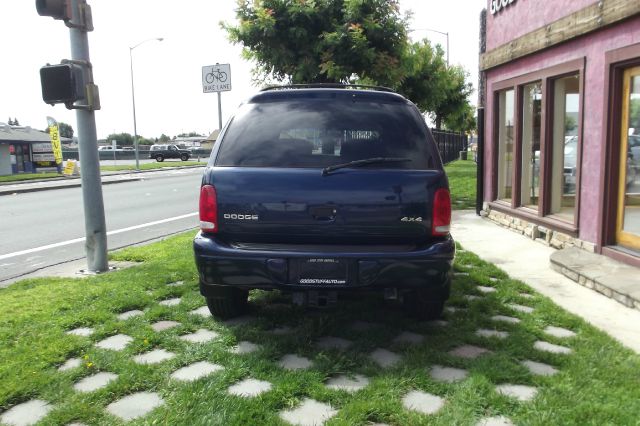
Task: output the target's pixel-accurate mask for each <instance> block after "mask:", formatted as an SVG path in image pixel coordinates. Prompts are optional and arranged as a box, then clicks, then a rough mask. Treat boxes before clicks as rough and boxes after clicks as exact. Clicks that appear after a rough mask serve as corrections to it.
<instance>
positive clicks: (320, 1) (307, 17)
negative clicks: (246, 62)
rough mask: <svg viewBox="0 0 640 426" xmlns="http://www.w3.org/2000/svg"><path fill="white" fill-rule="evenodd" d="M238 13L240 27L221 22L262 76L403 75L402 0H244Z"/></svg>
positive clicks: (390, 78)
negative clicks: (401, 62)
mask: <svg viewBox="0 0 640 426" xmlns="http://www.w3.org/2000/svg"><path fill="white" fill-rule="evenodd" d="M236 16H237V18H238V24H237V25H236V26H234V25H229V24H222V26H223V28H224V29H225V30H226V31H227V32H228V34H229V38H230V40H231V41H232V42H234V43H236V44H241V45H242V46H243V47H244V50H243V52H244V56H245V57H246V58H247V59H250V60H253V61H255V63H256V69H255V70H254V71H255V74H256V76H257V77H258V78H259V79H261V80H262V81H268V80H276V81H279V82H290V83H346V82H349V81H350V80H351V79H353V78H368V79H372V80H374V81H377V82H378V83H380V84H392V83H393V82H395V81H397V80H398V79H399V78H400V77H401V70H400V67H399V63H400V57H401V55H402V52H403V50H404V47H405V44H406V19H405V18H404V17H402V16H401V14H400V8H399V5H398V0H261V1H250V0H241V1H239V3H238V9H237V10H236Z"/></svg>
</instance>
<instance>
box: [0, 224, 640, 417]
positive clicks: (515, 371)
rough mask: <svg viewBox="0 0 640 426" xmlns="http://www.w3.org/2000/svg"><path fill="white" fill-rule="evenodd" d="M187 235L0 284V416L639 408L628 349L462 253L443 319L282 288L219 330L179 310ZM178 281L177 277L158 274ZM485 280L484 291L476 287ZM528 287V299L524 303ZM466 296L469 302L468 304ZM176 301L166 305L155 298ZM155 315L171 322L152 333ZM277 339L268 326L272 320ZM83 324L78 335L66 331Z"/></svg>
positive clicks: (188, 294) (377, 302)
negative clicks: (60, 274) (393, 359)
mask: <svg viewBox="0 0 640 426" xmlns="http://www.w3.org/2000/svg"><path fill="white" fill-rule="evenodd" d="M192 237H193V233H192V232H191V233H187V234H183V235H179V236H176V237H172V238H169V239H167V240H165V241H162V242H159V243H155V244H151V245H148V246H144V247H135V248H128V249H125V250H122V251H120V252H117V253H115V254H114V255H113V258H114V259H118V260H129V261H136V262H142V263H141V264H140V265H138V266H135V267H132V268H129V269H124V270H120V271H117V272H113V273H109V274H105V275H100V276H95V277H89V278H84V279H75V278H40V279H32V280H25V281H21V282H19V283H16V284H14V285H12V286H10V287H8V288H6V289H2V290H0V305H1V306H2V313H1V314H0V342H2V344H1V345H0V383H1V384H2V385H1V386H0V412H2V411H4V410H7V409H9V408H10V407H12V406H13V405H15V404H18V403H21V402H25V401H27V400H29V399H32V398H39V399H44V400H46V401H49V402H50V403H51V404H52V405H53V406H54V409H53V410H52V411H51V412H50V413H49V415H48V416H47V417H46V418H45V419H44V420H43V424H45V423H46V424H48V425H49V424H51V425H65V424H68V423H71V422H83V423H86V424H91V425H112V424H115V425H119V424H122V423H121V422H120V421H118V420H117V419H116V418H115V417H112V416H110V415H109V414H107V412H106V411H105V409H104V408H105V407H106V406H107V405H108V404H109V403H111V402H113V401H115V400H117V399H120V398H122V397H124V396H126V395H129V394H131V393H133V392H138V391H148V392H157V393H159V394H160V395H161V397H162V398H163V399H164V401H165V405H164V406H162V407H160V408H158V409H156V410H155V411H153V412H152V413H150V414H149V415H147V416H146V417H144V418H142V419H140V420H137V421H134V422H132V423H131V424H207V425H209V424H220V425H243V424H266V425H272V424H273V425H277V424H282V420H281V419H280V417H279V416H278V413H279V412H280V411H281V410H285V409H290V408H293V407H296V406H297V405H298V404H299V403H300V401H302V400H303V399H305V398H312V399H315V400H317V401H320V402H323V403H327V404H330V405H331V406H332V407H333V408H334V409H337V410H339V411H338V414H337V415H336V416H335V417H333V418H332V419H331V420H330V421H328V422H327V424H328V425H356V424H359V425H363V424H367V422H384V423H388V424H411V425H423V424H436V425H451V424H465V425H471V424H475V423H476V422H477V421H478V420H479V419H480V418H482V417H485V416H497V415H504V416H506V417H508V418H510V419H511V421H512V422H513V423H514V424H539V425H542V424H580V425H602V424H616V425H631V424H636V423H637V420H638V417H637V414H638V413H640V387H639V386H638V371H640V357H639V356H638V355H637V354H635V353H633V352H631V351H629V350H627V349H626V348H624V347H622V346H621V345H620V344H619V343H617V342H616V341H615V340H614V339H612V338H611V337H609V336H608V335H606V334H605V333H603V332H601V331H599V330H597V329H595V328H594V327H592V326H590V325H589V324H588V323H587V322H585V321H583V320H582V319H580V318H578V317H576V316H574V315H572V314H569V313H567V312H566V311H564V310H562V309H561V308H559V307H558V306H556V305H555V304H554V303H553V302H552V301H551V300H550V299H548V298H546V297H544V296H542V295H540V294H537V293H535V292H534V291H533V290H532V289H531V288H529V287H528V286H526V285H525V284H523V283H522V282H519V281H516V280H513V279H511V278H510V277H508V276H507V275H506V274H505V273H504V272H503V271H501V270H500V269H498V268H497V267H496V266H495V265H492V264H489V263H486V262H484V261H482V260H481V259H479V258H478V257H477V256H476V255H474V254H473V253H470V252H466V251H463V252H459V254H458V256H457V258H456V262H455V269H456V271H457V272H459V273H458V274H457V275H456V276H455V278H454V285H453V291H452V296H451V299H450V301H449V302H448V306H449V307H456V308H457V310H456V311H455V312H447V313H446V315H445V319H446V320H447V322H448V324H447V325H444V326H441V325H434V324H432V323H424V322H416V321H414V320H412V319H411V318H408V317H407V316H406V315H405V314H404V313H403V312H402V310H401V309H400V308H398V307H395V306H390V305H388V304H386V303H384V301H383V300H381V298H379V297H374V296H363V297H360V296H352V297H349V298H346V299H345V300H342V301H341V302H340V303H339V304H338V306H337V307H336V308H333V309H330V310H323V311H313V310H304V309H300V308H293V307H291V306H290V305H289V304H287V303H285V302H287V301H288V299H287V298H286V297H285V296H283V295H281V294H279V293H267V292H252V295H251V299H252V300H251V302H252V303H251V305H252V309H253V312H252V314H251V318H252V320H251V321H250V322H248V323H245V324H242V325H238V326H232V325H230V324H227V323H224V322H221V321H218V320H216V319H214V318H211V317H209V318H204V317H200V316H196V315H192V314H190V313H189V312H190V311H191V310H193V309H196V308H199V307H201V306H203V305H204V301H203V299H202V297H201V296H200V295H199V292H198V283H197V273H196V270H195V267H194V264H193V253H192V249H191V240H192ZM175 281H183V282H184V283H183V285H180V286H168V285H167V284H168V283H172V282H175ZM479 285H482V286H486V287H494V288H495V289H496V291H495V292H492V293H488V294H486V295H483V293H481V292H480V291H479V290H478V286H479ZM523 293H527V294H529V295H530V296H532V297H531V298H525V297H524V296H522V294H523ZM466 295H476V296H482V297H481V298H480V299H475V300H468V299H467V298H466V297H465V296H466ZM176 297H180V298H181V300H180V304H178V305H177V306H162V305H160V304H159V302H160V301H162V300H166V299H169V298H176ZM510 303H517V304H521V305H528V306H530V307H532V308H534V309H535V310H534V312H533V313H531V314H524V313H519V312H515V311H513V310H511V309H510V308H509V307H508V306H507V304H510ZM132 309H139V310H141V311H143V312H144V315H141V316H138V317H135V318H131V319H128V320H118V319H117V315H118V314H119V313H122V312H125V311H128V310H132ZM493 315H510V316H513V317H519V318H520V319H521V322H520V323H518V324H509V323H498V322H495V321H492V320H491V317H492V316H493ZM160 320H171V321H176V322H179V323H180V325H179V326H177V327H174V328H171V329H169V330H166V331H162V332H154V331H153V330H152V328H151V326H150V325H151V324H152V323H154V322H156V321H160ZM354 321H366V322H369V323H370V324H371V328H370V329H368V330H363V331H362V330H361V331H358V330H357V329H354V328H352V327H350V325H351V324H352V323H353V322H354ZM549 325H553V326H557V327H564V328H568V329H571V330H573V331H574V332H576V333H577V336H576V337H572V338H569V339H560V338H553V337H551V336H548V335H546V334H545V333H544V332H543V330H544V328H545V327H547V326H549ZM284 326H287V327H290V328H291V332H290V333H284V334H273V333H271V332H270V330H273V329H274V328H276V327H284ZM76 327H91V328H93V329H94V330H95V332H94V334H93V335H92V336H90V337H77V336H71V335H68V334H66V333H65V332H66V331H68V330H71V329H73V328H76ZM200 328H204V329H209V330H212V331H215V332H217V333H219V334H220V337H219V338H218V339H216V340H213V341H211V342H209V343H203V344H190V343H187V342H184V341H182V340H181V339H179V336H180V335H183V334H186V333H189V332H193V331H196V330H198V329H200ZM479 328H484V329H497V330H501V331H507V332H508V333H509V337H508V338H506V339H502V340H501V339H497V338H495V337H493V338H486V337H480V336H478V335H476V333H475V332H476V330H477V329H479ZM403 331H410V332H413V333H417V334H421V335H423V336H424V337H425V339H424V341H423V342H422V343H417V344H409V343H400V342H394V338H395V337H396V336H398V335H399V334H400V333H401V332H403ZM119 333H122V334H126V335H128V336H131V337H132V338H133V342H132V343H130V344H129V345H128V347H127V348H126V349H125V350H124V351H122V352H113V351H108V350H102V349H98V348H96V347H95V346H94V345H95V343H96V342H98V341H100V340H102V339H103V338H106V337H108V336H112V335H115V334H119ZM323 336H336V337H341V338H344V339H348V340H349V341H351V342H353V343H352V345H351V346H350V347H349V348H348V349H346V350H344V351H340V350H334V349H330V350H320V349H318V347H317V346H316V345H315V343H314V342H315V341H316V340H317V339H318V338H320V337H323ZM537 340H545V341H548V342H551V343H555V344H560V345H564V346H567V347H570V348H571V349H572V351H573V352H572V354H569V355H556V354H548V353H545V352H540V351H536V350H534V349H533V344H534V342H535V341H537ZM240 341H250V342H252V343H255V344H258V345H259V349H258V350H257V351H256V352H253V353H250V354H245V355H236V354H231V353H230V352H229V350H230V349H231V348H232V347H233V346H234V345H236V344H237V342H240ZM462 344H473V345H477V346H482V347H484V348H487V349H489V350H491V351H492V352H491V353H490V354H488V355H485V356H483V357H480V358H477V359H475V360H468V359H461V358H456V357H454V356H452V355H450V354H449V353H448V352H449V351H450V350H451V349H453V348H456V347H458V346H459V345H462ZM378 347H380V348H386V349H388V350H390V351H392V352H394V353H396V354H398V355H400V356H401V361H400V363H399V364H398V365H397V366H395V367H392V368H388V369H382V368H380V367H378V366H377V365H376V364H375V363H374V362H372V361H371V359H369V357H368V354H369V353H371V352H372V351H373V350H374V349H375V348H378ZM151 349H165V350H167V351H170V352H172V353H175V354H176V356H175V357H174V358H172V359H170V360H167V361H164V362H162V363H161V364H157V365H139V364H136V363H135V362H133V356H134V355H136V354H140V353H144V352H147V351H149V350H151ZM285 354H298V355H300V356H304V357H307V358H309V359H310V360H312V361H313V366H312V367H311V368H310V369H308V370H298V371H285V370H283V369H281V368H280V367H279V366H278V363H277V362H278V360H279V359H280V358H281V357H282V356H283V355H285ZM69 358H79V359H81V360H82V365H81V366H80V367H78V368H75V369H72V370H69V371H66V372H58V371H57V368H58V367H59V366H60V365H61V364H63V363H64V362H65V360H67V359H69ZM525 359H529V360H532V361H537V362H544V363H547V364H549V365H552V366H554V367H555V368H556V369H558V370H559V373H558V374H556V375H555V376H551V377H541V376H533V375H531V374H530V373H529V372H528V371H527V370H526V369H525V368H524V367H523V366H522V365H521V364H520V361H522V360H525ZM198 361H208V362H211V363H215V364H219V365H221V366H223V367H224V369H223V370H221V371H219V372H216V373H214V374H212V375H210V376H208V377H206V378H203V379H200V380H198V381H196V382H192V383H180V382H176V381H174V380H171V379H170V378H169V375H170V373H171V372H173V371H175V370H177V369H178V368H181V367H183V366H185V365H188V364H191V363H193V362H198ZM435 364H437V365H442V366H447V367H455V368H460V369H465V370H467V371H468V372H469V375H468V377H467V378H466V379H465V380H463V381H460V382H457V383H442V382H437V381H435V380H433V379H432V378H431V377H430V375H429V369H430V367H431V366H433V365H435ZM96 372H111V373H115V374H117V375H118V379H117V380H115V381H113V382H111V383H110V384H109V385H108V386H107V387H105V388H103V389H100V390H97V391H95V392H91V393H86V394H85V393H79V392H76V391H74V390H73V384H74V383H76V382H77V381H79V380H80V379H82V378H83V377H86V376H89V375H92V374H95V373H96ZM339 374H347V375H356V374H360V375H363V376H366V377H368V378H369V379H370V384H369V385H368V386H367V387H366V388H364V389H362V390H360V391H358V392H356V393H347V392H344V391H335V390H330V389H328V388H326V387H325V386H324V382H325V381H326V380H327V378H329V377H332V376H336V375H339ZM245 378H254V379H258V380H264V381H268V382H269V383H271V384H272V389H271V390H270V391H269V392H267V393H265V394H262V395H260V396H259V397H257V398H251V399H246V398H241V397H236V396H231V395H229V394H228V393H227V389H228V388H229V386H231V385H232V384H234V383H237V382H238V381H240V380H242V379H245ZM503 383H514V384H522V385H528V386H534V387H536V388H537V389H538V395H537V396H536V398H534V399H533V400H532V401H530V402H517V401H516V400H513V399H511V398H508V397H506V396H503V395H500V394H498V393H497V392H496V390H495V389H496V385H499V384H503ZM411 390H420V391H423V392H429V393H431V394H435V395H438V396H440V397H442V398H444V399H445V400H446V403H445V405H444V407H443V409H442V410H440V411H439V412H438V413H437V414H435V415H430V416H427V415H421V414H418V413H416V412H412V411H408V410H406V409H405V408H403V406H402V404H401V400H402V397H403V396H404V395H406V394H407V393H408V392H409V391H411Z"/></svg>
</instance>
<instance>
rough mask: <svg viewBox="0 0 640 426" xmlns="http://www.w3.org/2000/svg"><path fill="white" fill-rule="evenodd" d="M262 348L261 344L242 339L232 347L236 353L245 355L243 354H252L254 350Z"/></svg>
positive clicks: (232, 350)
mask: <svg viewBox="0 0 640 426" xmlns="http://www.w3.org/2000/svg"><path fill="white" fill-rule="evenodd" d="M260 348H261V346H260V345H256V344H255V343H251V342H247V341H241V342H238V344H237V345H236V346H234V347H233V348H232V349H231V352H232V353H234V354H236V355H243V354H250V353H252V352H255V351H257V350H260Z"/></svg>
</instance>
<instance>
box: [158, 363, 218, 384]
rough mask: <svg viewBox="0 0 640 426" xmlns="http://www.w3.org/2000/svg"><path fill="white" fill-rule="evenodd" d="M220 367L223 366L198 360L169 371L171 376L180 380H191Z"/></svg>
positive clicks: (211, 372)
mask: <svg viewBox="0 0 640 426" xmlns="http://www.w3.org/2000/svg"><path fill="white" fill-rule="evenodd" d="M222 369H224V367H222V366H221V365H218V364H212V363H210V362H207V361H200V362H195V363H193V364H191V365H187V366H186V367H182V368H180V369H178V370H176V371H174V372H173V373H171V378H172V379H174V380H180V381H182V382H193V381H195V380H198V379H201V378H202V377H206V376H208V375H209V374H213V373H215V372H216V371H220V370H222Z"/></svg>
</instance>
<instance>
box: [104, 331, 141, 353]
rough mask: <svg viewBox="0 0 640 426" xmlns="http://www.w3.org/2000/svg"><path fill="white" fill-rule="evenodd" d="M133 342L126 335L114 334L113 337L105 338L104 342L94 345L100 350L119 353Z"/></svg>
mask: <svg viewBox="0 0 640 426" xmlns="http://www.w3.org/2000/svg"><path fill="white" fill-rule="evenodd" d="M131 342H133V338H132V337H130V336H127V335H126V334H116V335H115V336H111V337H107V338H106V339H104V340H101V341H99V342H98V343H96V347H98V348H100V349H108V350H112V351H121V350H124V348H126V347H127V345H128V344H129V343H131Z"/></svg>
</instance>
